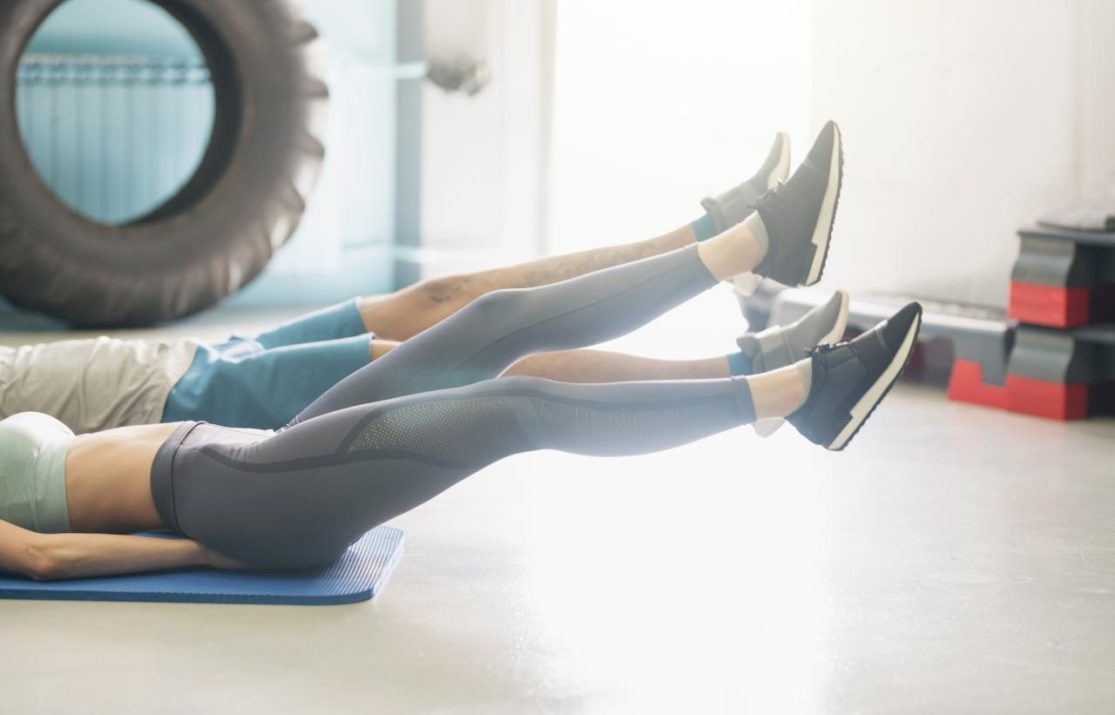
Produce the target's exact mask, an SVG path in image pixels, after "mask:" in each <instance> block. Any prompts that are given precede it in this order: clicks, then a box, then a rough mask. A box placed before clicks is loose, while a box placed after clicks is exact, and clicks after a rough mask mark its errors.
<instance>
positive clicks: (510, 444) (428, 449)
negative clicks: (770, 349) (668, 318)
mask: <svg viewBox="0 0 1115 715" xmlns="http://www.w3.org/2000/svg"><path fill="white" fill-rule="evenodd" d="M723 407H725V408H726V409H727V410H728V411H729V412H730V413H733V414H734V412H735V409H736V406H735V403H734V400H733V399H732V398H728V401H726V402H724V403H723ZM712 410H713V405H712V403H711V402H709V401H707V400H706V401H704V402H703V403H702V404H700V405H694V404H682V403H678V404H673V405H669V404H667V405H662V404H661V403H658V404H646V405H640V404H639V403H638V402H633V403H631V402H629V403H626V404H621V405H617V404H615V403H607V404H601V405H596V404H594V403H592V402H589V401H570V400H558V399H548V398H546V397H541V396H533V395H516V396H493V397H482V398H450V399H444V400H431V401H427V402H421V403H417V404H410V405H400V406H398V407H394V408H391V409H389V410H387V411H385V412H384V413H383V414H381V415H379V416H378V417H376V418H375V419H374V420H373V421H372V422H371V423H369V424H368V426H367V427H365V428H364V430H363V431H362V432H361V433H360V434H359V435H358V436H357V437H356V439H355V440H354V441H353V442H352V443H351V445H350V446H349V448H348V451H350V452H356V451H363V450H369V449H386V450H401V451H407V452H414V453H416V454H421V455H424V456H427V457H431V458H434V459H438V460H441V461H446V462H452V463H455V464H461V465H477V464H488V463H490V462H493V461H495V460H497V459H500V458H501V457H504V456H507V455H509V454H513V453H515V452H521V451H525V450H529V449H534V448H542V449H561V450H566V451H570V452H577V453H580V454H596V455H613V454H614V455H618V454H631V453H633V452H649V451H655V450H659V449H664V448H667V447H671V446H675V445H679V444H684V443H686V442H689V441H692V440H693V439H696V438H699V437H701V436H703V435H705V434H707V433H708V428H707V422H708V418H709V416H710V412H711V411H712ZM520 418H521V420H522V421H521V422H520Z"/></svg>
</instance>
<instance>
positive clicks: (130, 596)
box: [0, 526, 403, 606]
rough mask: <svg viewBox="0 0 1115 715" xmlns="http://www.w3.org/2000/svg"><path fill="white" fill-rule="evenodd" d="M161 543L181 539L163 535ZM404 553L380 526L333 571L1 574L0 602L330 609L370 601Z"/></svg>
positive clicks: (396, 534) (394, 534)
mask: <svg viewBox="0 0 1115 715" xmlns="http://www.w3.org/2000/svg"><path fill="white" fill-rule="evenodd" d="M158 536H160V537H161V538H179V537H176V536H170V535H163V534H159V535H158ZM402 552H403V532H402V531H400V530H399V529H396V528H394V527H390V526H379V527H376V528H375V529H372V530H371V531H369V532H368V533H367V534H364V536H363V537H361V538H360V540H359V541H357V542H356V543H354V544H353V545H352V546H350V547H349V548H348V551H346V552H345V553H344V555H343V556H342V557H341V558H340V559H338V560H337V562H336V563H334V564H333V565H332V566H328V567H326V568H323V569H319V570H315V571H285V572H284V571H217V570H214V569H208V568H191V569H179V570H176V571H163V572H159V573H144V574H135V575H131V576H110V577H105V578H84V579H74V580H72V581H47V582H37V581H32V580H30V579H27V578H24V577H22V576H8V575H4V574H0V598H25V599H39V600H56V601H170V602H175V603H275V604H303V605H311V606H314V605H323V606H324V605H332V604H338V603H355V602H356V601H366V600H368V599H369V598H372V597H373V596H375V595H376V594H377V593H379V591H380V589H382V588H383V586H384V584H385V583H386V582H387V579H388V577H389V576H390V575H391V569H392V568H393V567H394V566H395V563H396V562H397V561H398V560H399V557H400V556H401V555H402Z"/></svg>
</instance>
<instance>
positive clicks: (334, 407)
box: [151, 246, 755, 568]
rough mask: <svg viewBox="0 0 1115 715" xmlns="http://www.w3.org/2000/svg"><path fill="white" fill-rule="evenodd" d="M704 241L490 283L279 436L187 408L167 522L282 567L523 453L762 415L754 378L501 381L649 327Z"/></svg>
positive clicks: (685, 287) (628, 443) (156, 481)
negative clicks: (555, 355)
mask: <svg viewBox="0 0 1115 715" xmlns="http://www.w3.org/2000/svg"><path fill="white" fill-rule="evenodd" d="M715 282H716V281H715V279H714V278H713V277H712V276H711V275H710V274H709V272H708V271H707V270H706V269H705V267H704V265H703V264H702V263H701V262H700V260H699V258H698V256H697V250H696V247H695V246H690V247H687V248H683V249H680V250H677V251H673V252H671V253H667V254H664V255H661V256H656V257H653V258H647V259H643V260H641V261H637V262H634V263H630V264H626V265H623V266H617V267H615V268H610V269H607V270H603V271H599V272H596V273H592V274H589V275H585V276H581V277H578V278H573V279H571V280H567V281H562V282H560V283H555V284H552V285H548V286H543V287H539V288H530V289H515V290H503V291H496V292H494V293H490V294H488V295H486V296H484V297H483V298H480V299H478V300H476V301H475V302H473V303H472V304H470V305H469V306H468V307H466V308H464V309H463V310H461V311H459V312H457V313H456V314H455V315H453V316H452V317H450V318H448V319H446V320H444V321H442V322H441V323H439V324H437V325H435V326H433V327H431V328H430V329H428V330H426V331H425V332H423V333H420V334H419V335H416V336H415V337H413V338H411V339H410V340H408V341H406V342H405V343H403V344H402V345H400V346H399V347H398V348H396V349H395V350H393V351H392V352H390V353H388V354H387V355H386V356H384V357H382V358H380V359H378V360H376V361H375V362H373V363H371V364H369V365H367V366H365V367H363V368H361V369H360V370H358V371H356V372H354V373H353V374H352V375H350V376H349V377H347V378H345V379H344V380H342V381H341V382H339V383H337V384H336V385H335V386H333V387H332V388H330V390H329V391H327V392H326V393H325V394H323V395H322V396H321V397H320V398H318V400H317V401H315V402H314V403H312V404H311V405H310V406H309V407H307V408H306V409H305V410H304V411H303V412H302V414H300V415H299V416H298V417H296V418H295V419H294V420H293V421H292V422H291V423H290V424H289V425H287V426H286V427H284V428H283V429H282V430H280V431H279V432H277V433H275V434H274V435H271V436H268V437H265V438H262V439H261V438H260V437H259V436H258V434H249V433H244V432H238V431H236V430H232V429H228V428H224V427H217V426H214V425H209V424H206V423H199V422H187V423H184V424H183V425H182V426H181V427H179V428H178V429H177V430H176V431H175V432H174V434H172V435H171V437H170V438H169V439H168V440H167V441H166V442H165V443H164V444H163V445H162V446H161V447H160V449H159V452H158V454H157V456H156V458H155V463H154V466H153V467H152V471H151V483H152V491H153V493H154V497H155V503H156V506H157V508H158V511H159V514H160V516H161V517H162V519H163V521H164V523H165V524H166V525H167V526H169V527H170V528H172V529H174V530H176V531H178V532H180V533H182V534H185V535H186V536H189V537H191V538H193V539H196V540H198V541H200V542H202V543H204V544H206V545H207V546H209V547H212V548H214V549H216V550H218V551H220V552H222V553H224V554H227V555H228V556H232V557H234V558H238V559H241V560H244V561H248V562H251V563H255V564H258V565H260V566H266V567H273V568H309V567H317V566H321V565H324V564H327V563H329V562H331V561H333V560H334V559H336V558H337V557H338V556H339V555H340V554H341V553H343V551H344V549H345V548H346V547H347V546H348V545H349V544H350V543H351V542H352V541H354V540H355V539H357V538H359V537H360V535H362V534H363V533H364V532H365V531H367V530H368V529H370V528H372V527H374V526H376V525H378V524H381V523H383V522H384V521H387V520H388V519H391V518H393V517H395V516H397V515H399V514H402V513H403V512H405V511H408V510H410V509H412V508H413V507H415V506H417V505H419V504H421V503H423V502H425V501H427V500H428V499H430V498H432V497H434V496H436V495H437V494H439V493H441V492H442V491H444V490H445V489H448V488H449V487H451V486H452V485H454V484H456V483H457V482H459V481H461V480H462V479H464V478H465V477H467V476H469V475H470V474H473V473H475V472H476V471H478V470H480V469H482V468H483V467H485V466H487V465H489V464H491V463H493V462H495V461H497V460H499V459H501V458H503V457H506V456H508V455H511V454H516V453H518V452H527V451H531V450H536V449H558V450H563V451H567V452H573V453H577V454H589V455H602V456H610V455H627V454H642V453H646V452H654V451H658V450H662V449H668V448H670V447H674V446H677V445H681V444H685V443H687V442H691V441H693V440H696V439H699V438H701V437H705V436H707V435H711V434H714V433H716V432H720V431H723V430H726V429H729V428H731V427H734V426H737V425H741V424H746V423H748V422H751V421H753V420H754V419H755V411H754V407H753V405H752V402H751V395H750V392H749V390H748V387H747V383H746V381H744V380H740V379H734V378H724V379H716V380H671V381H655V382H618V383H606V384H573V383H563V382H554V381H551V380H544V379H539V378H529V377H516V378H503V379H499V380H496V379H492V378H495V377H497V376H498V375H499V374H500V373H501V372H502V371H503V370H505V369H506V368H507V367H508V366H510V365H511V364H512V363H514V362H515V361H516V360H518V359H519V358H521V357H523V356H525V355H528V354H531V353H535V352H541V351H547V350H562V349H571V348H576V347H583V346H586V345H591V344H594V343H598V342H601V341H603V340H607V339H610V338H613V337H617V336H619V335H622V334H624V333H627V332H630V331H631V330H633V329H635V328H637V327H639V326H640V325H642V324H644V323H646V322H647V321H649V320H651V319H652V318H654V317H655V316H657V315H660V314H661V313H664V312H665V311H667V310H669V309H671V308H673V307H675V306H677V305H679V304H681V303H683V302H684V301H686V300H688V299H689V298H691V297H693V296H695V295H697V294H698V293H700V292H702V291H704V290H706V289H707V288H709V287H711V286H712V285H714V284H715Z"/></svg>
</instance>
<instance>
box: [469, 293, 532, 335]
mask: <svg viewBox="0 0 1115 715" xmlns="http://www.w3.org/2000/svg"><path fill="white" fill-rule="evenodd" d="M529 302H530V290H528V289H524V288H501V289H500V290H494V291H492V292H491V293H485V294H484V295H482V296H481V297H479V298H477V299H476V300H474V301H473V302H472V304H471V305H469V307H468V310H469V312H470V313H471V314H472V315H474V316H475V317H476V318H477V320H479V321H483V322H484V324H486V325H491V326H493V327H501V326H502V325H503V324H505V323H507V322H508V321H509V320H512V319H514V318H515V317H517V316H521V315H523V312H524V311H525V310H526V309H527V306H528V304H529Z"/></svg>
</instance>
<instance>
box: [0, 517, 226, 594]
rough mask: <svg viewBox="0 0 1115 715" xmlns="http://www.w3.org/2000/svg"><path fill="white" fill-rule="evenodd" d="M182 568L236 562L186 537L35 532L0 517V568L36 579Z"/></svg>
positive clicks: (221, 566) (224, 566)
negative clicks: (166, 537)
mask: <svg viewBox="0 0 1115 715" xmlns="http://www.w3.org/2000/svg"><path fill="white" fill-rule="evenodd" d="M184 566H213V567H215V568H236V567H238V566H240V564H237V563H236V562H233V561H231V560H229V559H227V558H224V557H221V556H220V555H219V554H216V553H214V552H212V551H210V550H209V549H206V548H205V547H204V546H202V545H201V544H199V543H197V542H196V541H191V540H189V539H156V538H151V537H146V536H122V535H117V534H39V533H36V532H34V531H28V530H27V529H23V528H20V527H18V526H16V525H14V524H10V523H8V522H6V521H0V570H2V571H10V572H14V573H18V574H23V575H24V576H27V577H29V578H32V579H34V580H36V581H52V580H57V579H67V578H83V577H87V576H108V575H112V574H125V573H136V572H140V571H159V570H162V569H173V568H181V567H184Z"/></svg>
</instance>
